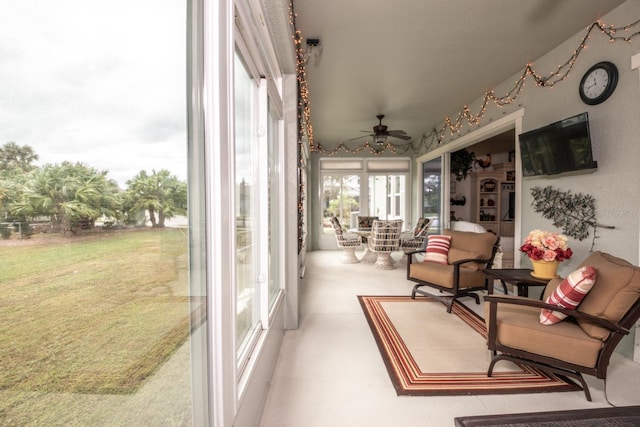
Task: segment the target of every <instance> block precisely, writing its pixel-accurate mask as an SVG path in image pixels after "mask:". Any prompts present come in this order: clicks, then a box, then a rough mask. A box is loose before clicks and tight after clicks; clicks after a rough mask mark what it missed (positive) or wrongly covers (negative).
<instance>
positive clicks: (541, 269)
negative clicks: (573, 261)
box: [531, 260, 560, 279]
mask: <svg viewBox="0 0 640 427" xmlns="http://www.w3.org/2000/svg"><path fill="white" fill-rule="evenodd" d="M531 264H533V272H532V273H531V275H532V276H533V277H535V278H536V279H553V278H555V277H558V265H559V264H560V263H559V262H558V261H534V260H531Z"/></svg>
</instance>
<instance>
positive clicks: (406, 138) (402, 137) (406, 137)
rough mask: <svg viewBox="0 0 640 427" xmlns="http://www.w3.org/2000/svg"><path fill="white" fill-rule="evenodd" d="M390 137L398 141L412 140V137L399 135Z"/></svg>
mask: <svg viewBox="0 0 640 427" xmlns="http://www.w3.org/2000/svg"><path fill="white" fill-rule="evenodd" d="M389 136H390V137H391V138H398V139H404V140H405V141H408V140H410V139H411V137H410V136H409V135H398V134H395V135H394V134H389Z"/></svg>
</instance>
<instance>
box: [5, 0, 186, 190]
mask: <svg viewBox="0 0 640 427" xmlns="http://www.w3.org/2000/svg"><path fill="white" fill-rule="evenodd" d="M185 3H186V2H185V1H184V0H109V1H103V0H101V1H98V0H58V1H50V0H0V145H4V144H5V143H6V142H9V141H14V142H16V143H17V144H18V145H29V146H31V147H32V148H33V149H34V151H35V152H36V154H38V156H39V157H40V159H39V161H38V164H40V165H42V164H45V163H60V162H62V161H65V160H69V161H73V162H76V161H79V162H83V163H85V164H87V165H89V166H91V167H94V168H96V169H98V170H108V171H109V175H108V176H109V178H111V179H115V180H116V181H117V182H118V183H119V185H120V186H121V187H125V182H126V181H127V180H128V179H131V178H133V177H134V176H135V175H136V174H138V173H139V172H140V171H141V170H146V171H148V172H151V170H152V169H155V170H160V169H168V170H170V171H171V172H172V173H173V174H175V175H177V176H178V178H180V179H182V180H186V111H185V108H186V101H185V95H186V88H185V84H186V83H185V64H186V61H185V43H186V42H185V38H186V36H185V33H186V29H185V26H186V24H185V21H186V18H185V15H186V13H185V7H186V6H185Z"/></svg>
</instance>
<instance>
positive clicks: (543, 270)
mask: <svg viewBox="0 0 640 427" xmlns="http://www.w3.org/2000/svg"><path fill="white" fill-rule="evenodd" d="M520 251H521V252H524V253H525V254H527V256H528V257H529V259H530V260H531V264H533V273H532V275H533V276H534V277H537V278H540V279H552V278H554V277H556V272H557V271H558V264H559V263H560V262H562V261H564V260H567V259H570V258H571V256H572V255H573V251H572V250H571V248H570V247H569V246H568V244H567V236H565V235H564V234H558V233H552V232H549V231H543V230H533V231H531V232H530V233H529V235H528V236H527V237H526V238H525V239H524V242H523V244H522V246H520Z"/></svg>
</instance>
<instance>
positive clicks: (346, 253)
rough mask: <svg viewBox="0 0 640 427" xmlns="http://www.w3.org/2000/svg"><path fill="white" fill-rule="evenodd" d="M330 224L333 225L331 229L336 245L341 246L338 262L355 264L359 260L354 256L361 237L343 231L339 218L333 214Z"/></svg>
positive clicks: (360, 242) (360, 244)
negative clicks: (340, 255)
mask: <svg viewBox="0 0 640 427" xmlns="http://www.w3.org/2000/svg"><path fill="white" fill-rule="evenodd" d="M331 225H332V226H333V231H334V232H335V235H336V242H337V243H338V247H339V248H342V258H341V259H340V262H342V263H345V264H356V263H358V262H360V260H359V259H358V257H357V256H356V248H359V247H360V246H362V239H361V238H360V236H358V235H355V234H352V233H345V232H344V231H343V230H342V226H341V225H340V220H339V219H338V218H336V217H335V216H334V217H332V218H331Z"/></svg>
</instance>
